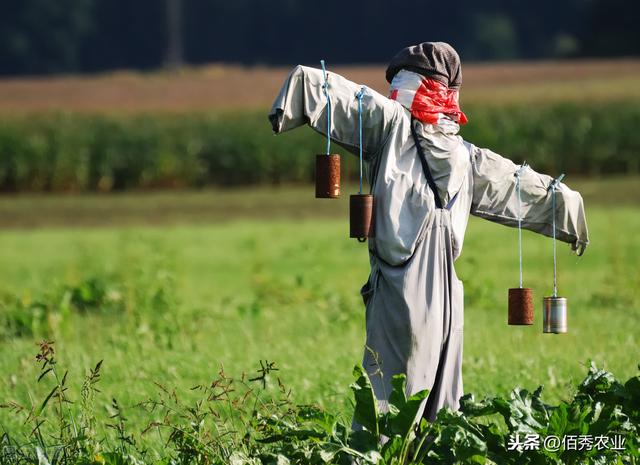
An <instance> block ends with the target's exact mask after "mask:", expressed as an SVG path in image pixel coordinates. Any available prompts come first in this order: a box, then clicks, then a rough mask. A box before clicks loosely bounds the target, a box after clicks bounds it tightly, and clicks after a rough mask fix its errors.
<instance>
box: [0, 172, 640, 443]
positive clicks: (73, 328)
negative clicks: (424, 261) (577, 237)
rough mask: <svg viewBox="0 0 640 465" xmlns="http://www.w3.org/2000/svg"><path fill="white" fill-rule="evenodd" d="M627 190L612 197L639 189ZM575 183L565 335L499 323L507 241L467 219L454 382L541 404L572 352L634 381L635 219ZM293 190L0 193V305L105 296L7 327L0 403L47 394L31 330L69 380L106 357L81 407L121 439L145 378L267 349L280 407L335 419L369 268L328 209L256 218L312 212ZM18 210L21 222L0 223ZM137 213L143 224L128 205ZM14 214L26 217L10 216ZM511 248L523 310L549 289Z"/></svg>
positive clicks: (195, 375) (564, 269)
mask: <svg viewBox="0 0 640 465" xmlns="http://www.w3.org/2000/svg"><path fill="white" fill-rule="evenodd" d="M628 182H629V184H628V185H627V190H630V189H631V186H635V185H636V184H637V181H631V180H629V181H628ZM583 185H584V186H585V187H587V186H591V187H590V189H591V191H592V192H593V194H588V195H593V196H594V198H596V197H597V198H599V199H600V200H601V203H600V204H599V205H596V206H590V204H589V203H587V213H588V219H589V226H590V235H591V239H592V245H591V247H590V248H589V249H588V250H587V253H586V254H585V256H584V257H582V258H580V259H577V258H576V257H574V256H573V255H571V254H570V253H569V249H568V246H564V245H562V246H560V248H559V251H560V254H559V270H560V275H559V287H560V293H561V294H562V295H564V296H566V297H567V298H568V300H569V333H568V334H567V335H544V334H542V332H541V313H540V308H539V306H538V307H537V308H536V312H537V313H536V324H535V326H534V327H530V328H521V327H508V326H507V325H506V301H507V298H506V297H507V289H508V288H509V287H513V286H515V285H517V255H516V252H517V250H516V243H517V234H516V233H515V231H514V230H511V229H508V228H504V227H501V226H497V225H493V224H490V223H488V222H485V221H481V220H477V219H473V220H472V221H471V222H470V224H469V229H468V232H467V238H466V243H465V246H464V251H463V255H462V257H461V258H460V259H459V261H458V262H457V265H456V266H457V271H458V275H459V276H460V277H461V279H462V280H463V281H464V283H465V303H466V308H465V353H464V365H463V374H464V381H465V392H475V393H476V394H479V395H484V394H504V393H506V392H508V390H510V389H511V388H512V387H513V386H515V385H521V386H524V387H526V388H529V389H533V388H535V387H537V386H538V385H540V384H544V385H545V399H546V400H549V401H552V400H557V399H564V398H567V397H568V396H569V395H570V390H569V387H568V386H570V385H571V384H574V385H575V383H576V382H577V381H579V380H581V379H582V378H583V376H584V373H585V372H586V368H585V366H584V364H585V362H586V361H587V359H593V360H594V361H596V363H597V364H598V365H599V366H603V367H605V368H607V369H609V370H611V371H613V373H614V374H615V375H616V376H617V377H618V378H619V379H626V378H628V377H629V376H631V375H633V374H635V373H636V367H637V364H638V362H640V359H639V358H638V353H639V351H638V349H639V348H640V341H639V340H638V334H640V323H639V321H640V320H639V318H638V317H639V316H640V300H639V297H638V294H637V292H636V289H637V287H638V285H640V275H639V273H638V269H637V260H638V257H639V256H640V244H639V243H638V242H637V240H636V232H637V230H638V229H639V228H640V215H638V210H637V206H634V205H632V204H629V203H627V204H626V205H622V206H615V207H612V206H608V205H611V204H615V203H617V202H615V196H614V197H611V195H614V194H612V193H611V189H608V188H607V186H608V184H607V183H604V184H600V187H598V183H595V182H591V181H588V182H587V181H585V182H584V184H583ZM612 185H615V183H612V184H610V185H609V186H612ZM590 189H588V188H585V192H589V191H590ZM303 191H304V193H303ZM602 192H605V193H606V194H604V196H603V195H599V193H602ZM305 196H306V199H311V198H312V196H313V193H312V188H310V187H306V188H304V189H303V188H299V189H295V188H294V189H282V190H280V191H278V192H277V193H275V194H274V196H273V197H270V196H269V195H267V191H262V190H257V191H248V192H245V193H240V192H229V193H225V194H217V193H213V192H202V193H192V194H187V195H185V196H181V195H179V194H175V193H172V194H159V193H158V194H149V196H148V197H147V196H146V194H145V195H143V194H129V195H126V196H121V197H101V196H97V197H77V198H76V197H59V198H58V201H57V202H54V201H53V200H51V204H48V203H47V201H46V198H45V197H31V196H27V197H23V196H19V197H4V198H2V199H1V201H0V205H1V208H2V210H3V215H2V218H3V224H4V221H8V224H9V225H11V226H13V228H9V229H5V230H2V231H1V232H0V240H1V241H2V244H3V247H2V249H1V250H0V295H5V296H9V297H10V298H9V297H7V298H5V299H4V301H5V302H14V301H15V299H18V300H19V301H20V302H22V305H24V306H28V305H29V303H33V302H35V301H44V302H49V304H50V306H51V307H52V308H55V309H59V308H63V307H65V305H66V304H64V305H63V303H61V302H64V299H65V297H64V296H65V295H66V296H67V300H68V295H69V294H68V293H65V292H62V291H60V290H61V289H62V290H64V289H75V288H74V287H73V286H78V285H80V287H82V283H86V282H87V280H91V279H93V280H94V281H96V282H98V283H99V284H101V285H102V286H104V287H105V288H106V289H107V291H106V294H107V295H109V296H113V298H114V299H115V300H116V301H117V302H120V304H119V305H118V306H117V310H114V311H105V310H104V309H103V310H101V309H100V308H98V309H91V308H89V309H88V310H84V311H71V312H70V311H65V310H64V309H63V310H56V311H53V312H51V313H50V314H47V316H46V318H44V319H43V320H42V322H41V324H40V326H39V327H36V328H35V329H34V330H33V334H27V335H24V336H21V337H15V336H11V335H5V336H4V337H3V340H2V345H1V346H0V403H3V402H7V401H10V400H16V401H19V402H24V403H29V402H30V399H42V397H43V396H44V395H46V392H43V389H44V387H43V386H40V385H38V384H36V383H35V379H36V378H37V376H38V373H39V371H38V367H37V366H36V365H35V363H34V355H35V353H36V352H37V346H36V343H37V342H38V341H40V340H41V339H42V338H43V337H46V338H50V339H53V340H55V341H56V348H57V352H58V358H59V359H60V365H61V366H65V367H68V368H70V373H69V384H75V385H78V386H79V385H80V383H81V379H82V376H83V375H84V374H85V372H86V371H87V370H88V369H89V368H90V367H93V366H94V365H95V364H96V362H98V361H99V360H102V359H104V364H103V368H102V380H101V383H100V389H101V391H102V393H101V394H100V395H99V397H98V401H97V406H98V408H99V409H100V410H101V411H103V412H106V411H107V408H108V405H109V404H110V403H111V398H112V397H115V398H117V400H118V403H119V405H121V406H122V408H123V411H124V413H125V415H126V417H127V419H128V421H129V424H130V426H131V428H132V429H133V430H135V431H140V430H141V429H142V428H143V427H144V425H145V421H148V417H147V416H145V415H143V412H142V411H141V410H140V409H139V408H136V407H135V404H137V403H138V402H140V401H142V400H145V399H146V398H147V397H149V396H150V395H153V393H155V392H157V391H158V387H157V386H156V385H155V384H154V382H160V383H162V384H163V385H165V386H170V387H172V386H175V387H176V388H177V389H178V391H179V392H181V393H184V395H186V396H189V395H190V391H189V388H190V387H192V386H194V385H196V384H200V383H207V382H209V381H210V380H211V379H213V378H214V377H215V376H216V373H217V372H218V370H219V369H220V367H221V366H224V369H225V372H226V373H228V374H229V375H231V376H238V375H240V373H241V372H243V371H252V370H255V368H256V366H257V362H258V361H259V360H265V359H266V360H270V361H274V362H276V364H277V366H278V367H279V368H280V371H279V372H278V376H279V377H280V378H281V379H282V380H283V382H284V383H285V384H286V385H287V386H289V387H290V388H291V389H292V392H293V395H294V399H295V401H297V402H316V403H320V404H324V405H331V406H332V408H334V407H335V408H337V409H339V410H341V411H342V412H345V414H349V412H350V408H351V407H350V401H349V397H348V395H347V391H348V389H347V386H348V384H349V383H350V382H351V368H352V367H353V365H354V364H356V363H358V361H359V360H360V359H361V356H362V344H363V342H364V312H363V307H362V303H361V301H360V297H359V295H358V290H359V287H360V285H361V284H362V283H363V282H364V281H365V280H366V277H367V273H368V256H367V251H366V246H363V245H362V244H358V243H357V242H355V241H353V240H349V239H348V238H347V236H348V231H347V227H348V226H347V221H346V215H343V213H344V212H343V211H342V212H341V213H339V215H340V216H338V217H332V216H333V215H335V213H334V212H332V211H329V210H326V211H325V214H324V215H322V217H319V218H314V217H313V215H311V214H308V212H307V213H305V214H304V215H303V217H302V218H297V217H296V216H297V214H296V213H293V217H291V216H289V217H287V216H286V215H285V214H284V211H280V212H279V211H278V208H275V210H274V212H275V213H274V214H273V215H270V212H271V210H270V207H271V206H272V205H274V204H282V203H283V202H285V203H287V202H288V203H287V205H289V206H310V205H321V202H320V201H317V202H316V201H315V200H310V201H309V202H308V203H307V200H304V199H303V197H305ZM216 198H217V199H218V201H219V203H220V204H222V205H227V207H228V208H227V209H226V210H224V211H220V212H217V211H214V210H215V209H214V210H212V211H210V212H208V213H207V212H205V213H203V217H204V218H205V219H206V221H205V222H203V223H201V224H193V223H191V222H190V220H191V219H193V218H194V217H195V216H191V215H192V213H189V214H187V215H186V216H181V215H180V214H179V212H178V208H177V207H176V208H174V209H173V210H172V209H171V208H169V209H168V211H169V212H170V213H169V214H168V216H169V217H170V220H167V221H166V222H165V221H164V220H165V218H163V219H160V220H158V218H159V217H162V216H163V215H161V214H159V212H161V211H164V206H165V205H166V204H167V203H171V204H173V205H178V204H182V205H184V206H185V210H186V211H190V209H192V208H193V209H194V211H195V209H196V208H195V207H194V202H195V204H198V203H200V204H201V205H204V204H206V203H207V202H209V201H211V203H212V204H213V203H215V202H213V200H214V199H216ZM274 200H275V202H274ZM243 203H245V204H250V205H253V204H258V205H261V206H262V208H261V210H262V212H261V215H259V219H251V218H248V217H245V218H242V215H241V214H238V213H237V211H235V212H234V210H236V208H235V206H238V205H242V204H243ZM603 203H604V204H606V205H603ZM54 204H56V205H57V206H56V207H54ZM65 205H66V207H65ZM104 205H108V209H106V210H104V209H102V208H103V207H104ZM29 206H30V207H32V208H31V209H30V208H27V207H29ZM79 206H82V208H83V209H84V211H86V212H92V213H91V215H93V218H94V220H92V221H86V222H85V221H82V220H81V221H79V223H78V225H77V226H76V227H65V226H64V225H65V222H67V221H69V220H68V218H70V217H73V215H71V214H70V213H68V212H72V211H74V209H76V208H78V207H79ZM92 206H93V208H92ZM57 208H60V210H57ZM252 208H253V207H252ZM322 208H327V209H328V208H329V207H327V206H325V205H323V206H322ZM342 208H343V204H342V203H338V204H337V205H336V209H337V210H340V209H342ZM116 210H121V211H123V212H127V213H126V214H123V217H124V218H129V220H125V221H124V224H118V222H119V221H120V219H121V218H122V217H119V216H118V215H114V214H113V212H114V211H116ZM20 211H21V212H23V213H22V215H23V216H22V219H20V220H11V219H10V218H11V216H12V215H14V218H15V215H17V212H20ZM61 211H62V212H67V213H64V214H60V212H61ZM145 211H146V212H148V211H151V213H150V214H149V216H146V215H145V214H143V213H140V212H145ZM248 211H253V210H252V209H249V210H248ZM290 211H292V210H290ZM310 211H313V210H310ZM5 212H8V213H7V215H5V214H4V213H5ZM11 212H13V213H11ZM24 212H30V213H31V214H32V215H33V218H32V219H31V220H26V219H25V218H26V217H27V216H28V214H27V213H24ZM133 212H138V213H137V214H134V213H133ZM59 214H60V215H61V218H62V220H61V219H60V218H57V219H56V217H57V215H59ZM99 217H102V218H101V219H100V220H98V219H97V218H99ZM134 217H136V218H135V219H132V218H134ZM6 218H9V220H6ZM112 218H113V219H112ZM149 218H151V219H150V220H149ZM156 220H158V221H160V222H162V223H168V224H163V225H158V224H154V223H157V221H156ZM221 220H225V221H221ZM145 223H146V224H145ZM149 223H151V224H149ZM25 225H37V226H39V227H40V229H25V228H23V227H22V226H25ZM88 225H91V226H96V225H101V226H104V227H88ZM53 226H55V227H53ZM67 226H69V224H67ZM524 244H525V283H526V284H527V285H529V286H530V287H533V288H534V290H535V298H536V300H537V301H538V302H539V301H541V299H542V296H543V295H548V294H549V293H550V288H551V283H552V282H551V279H552V278H551V242H550V241H549V240H548V239H545V238H542V237H538V236H535V235H533V234H529V233H525V234H524ZM65 286H66V287H65ZM68 286H72V287H71V288H69V287H68ZM61 296H62V297H61ZM12 299H13V300H12ZM65 308H66V307H65ZM4 311H5V312H6V311H7V307H6V304H5V310H4ZM0 425H1V426H2V427H3V428H5V429H7V430H9V431H14V432H15V431H17V430H19V429H20V428H21V426H20V419H19V418H18V417H17V416H16V415H14V414H12V413H11V412H8V411H7V410H2V409H0ZM100 427H104V425H102V426H100ZM146 440H147V441H150V442H151V443H153V442H154V441H157V438H155V437H149V438H147V439H146Z"/></svg>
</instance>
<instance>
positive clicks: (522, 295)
mask: <svg viewBox="0 0 640 465" xmlns="http://www.w3.org/2000/svg"><path fill="white" fill-rule="evenodd" d="M508 323H509V324H510V325H532V324H533V289H530V288H528V287H516V288H512V289H509V317H508Z"/></svg>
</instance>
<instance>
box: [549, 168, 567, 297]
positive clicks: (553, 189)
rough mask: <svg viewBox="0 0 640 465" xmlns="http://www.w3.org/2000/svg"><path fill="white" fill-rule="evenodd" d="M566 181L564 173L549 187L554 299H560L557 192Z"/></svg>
mask: <svg viewBox="0 0 640 465" xmlns="http://www.w3.org/2000/svg"><path fill="white" fill-rule="evenodd" d="M563 179H564V173H563V174H561V175H560V176H558V178H557V179H554V180H553V181H552V182H551V185H549V190H550V191H551V210H552V211H553V297H558V260H557V257H556V190H557V189H558V186H559V185H560V182H561V181H562V180H563Z"/></svg>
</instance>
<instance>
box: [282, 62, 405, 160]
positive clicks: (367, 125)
mask: <svg viewBox="0 0 640 465" xmlns="http://www.w3.org/2000/svg"><path fill="white" fill-rule="evenodd" d="M328 82H329V87H328V92H329V97H330V100H331V114H330V115H331V130H330V132H331V138H332V139H333V140H335V141H336V142H337V143H339V144H340V145H342V146H343V147H345V148H346V149H347V150H349V151H351V152H353V153H357V151H358V146H359V139H358V137H359V136H358V99H357V97H356V95H357V94H358V92H360V90H361V88H362V86H360V85H357V84H355V83H353V82H351V81H349V80H347V79H345V78H343V77H342V76H340V75H338V74H335V73H328ZM323 84H324V76H323V73H322V70H319V69H315V68H309V67H306V66H296V67H295V68H294V69H293V71H292V72H291V74H290V75H289V77H288V78H287V80H286V81H285V82H284V84H283V86H282V89H281V90H280V94H279V95H278V97H277V98H276V100H275V102H274V103H273V107H272V108H271V112H270V113H269V120H270V121H271V124H272V126H273V131H274V132H275V133H276V134H278V133H281V132H284V131H288V130H290V129H294V128H297V127H299V126H301V125H303V124H308V125H309V126H311V127H312V128H313V129H315V130H316V131H318V132H319V133H321V134H324V135H326V134H327V113H326V112H327V99H326V97H325V95H324V92H323ZM397 112H398V108H397V103H396V102H393V101H392V100H389V99H387V98H386V97H384V96H382V95H380V94H378V93H377V92H376V91H374V90H372V89H367V90H366V91H365V94H364V97H363V99H362V126H363V143H362V146H363V155H364V156H365V157H367V158H368V157H369V156H371V155H373V154H374V153H376V152H377V151H378V149H379V148H380V146H381V145H382V144H383V143H384V141H385V139H386V136H387V134H388V133H389V130H390V128H391V124H390V123H391V122H392V121H393V119H394V118H396V116H397Z"/></svg>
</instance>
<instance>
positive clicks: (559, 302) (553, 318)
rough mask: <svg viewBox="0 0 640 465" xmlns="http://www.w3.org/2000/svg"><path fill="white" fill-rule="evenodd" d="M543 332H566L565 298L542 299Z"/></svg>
mask: <svg viewBox="0 0 640 465" xmlns="http://www.w3.org/2000/svg"><path fill="white" fill-rule="evenodd" d="M542 305H543V318H542V332H543V333H555V334H560V333H566V332H567V299H566V298H565V297H554V296H551V297H544V298H543V299H542Z"/></svg>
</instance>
